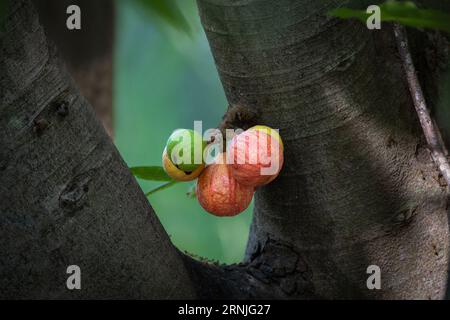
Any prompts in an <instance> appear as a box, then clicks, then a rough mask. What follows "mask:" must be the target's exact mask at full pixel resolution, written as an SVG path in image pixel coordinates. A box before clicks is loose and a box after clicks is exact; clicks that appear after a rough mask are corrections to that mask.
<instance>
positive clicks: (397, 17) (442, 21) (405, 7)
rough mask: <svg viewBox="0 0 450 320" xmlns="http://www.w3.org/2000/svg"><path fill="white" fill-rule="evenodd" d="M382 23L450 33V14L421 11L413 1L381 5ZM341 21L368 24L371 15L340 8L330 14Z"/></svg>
mask: <svg viewBox="0 0 450 320" xmlns="http://www.w3.org/2000/svg"><path fill="white" fill-rule="evenodd" d="M380 11H381V21H392V22H397V23H400V24H402V25H405V26H410V27H416V28H430V29H435V30H440V31H445V32H448V33H450V14H448V13H445V12H441V11H438V10H432V9H419V8H417V6H416V5H415V4H414V3H413V2H411V1H404V2H399V1H386V2H385V3H383V4H381V5H380ZM328 14H329V15H331V16H334V17H338V18H341V19H358V20H360V21H361V22H364V23H365V22H366V21H367V18H368V17H369V16H370V15H371V14H368V13H366V11H365V10H354V9H350V8H338V9H334V10H332V11H330V12H329V13H328Z"/></svg>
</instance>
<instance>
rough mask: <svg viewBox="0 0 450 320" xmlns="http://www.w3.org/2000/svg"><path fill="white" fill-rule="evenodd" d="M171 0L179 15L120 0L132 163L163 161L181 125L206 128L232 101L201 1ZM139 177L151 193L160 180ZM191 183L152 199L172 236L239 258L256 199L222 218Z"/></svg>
mask: <svg viewBox="0 0 450 320" xmlns="http://www.w3.org/2000/svg"><path fill="white" fill-rule="evenodd" d="M150 1H151V0H150ZM170 2H172V5H174V6H173V7H174V8H176V7H177V6H178V8H179V10H178V12H175V14H178V16H176V15H173V14H172V16H170V14H171V13H170V12H169V16H167V15H166V16H164V11H162V13H163V14H161V11H160V12H158V11H156V12H155V11H152V10H147V9H148V8H146V7H145V1H140V2H139V1H125V0H117V11H116V23H117V24H116V48H115V50H116V51H115V54H116V56H115V80H114V81H115V88H114V108H115V124H114V125H115V143H116V145H117V147H118V149H119V151H120V152H121V154H122V156H123V158H124V159H125V161H126V162H127V164H128V165H129V166H130V167H131V166H142V165H161V153H162V150H163V148H164V146H165V143H166V140H167V138H168V137H169V135H170V133H171V132H172V131H173V130H174V129H176V128H192V129H193V125H194V120H201V121H203V130H206V129H208V128H214V127H216V126H217V125H218V123H219V122H220V120H221V116H222V115H223V113H224V111H225V109H226V106H227V102H226V99H225V96H224V93H223V90H222V86H221V84H220V80H219V78H218V74H217V71H216V69H215V66H214V61H213V58H212V55H211V51H210V49H209V46H208V43H207V40H206V37H205V35H204V32H203V30H202V28H201V25H200V18H199V16H198V13H197V8H196V4H195V1H193V0H179V1H175V0H173V1H168V2H167V3H170ZM156 9H157V10H160V9H161V8H159V9H158V8H156ZM162 10H164V8H162ZM171 17H172V18H174V19H172V20H173V21H175V23H173V21H172V22H171V21H170V19H171ZM183 17H184V18H183ZM176 21H178V22H179V23H177V22H176ZM139 183H140V185H141V187H142V189H143V190H144V191H149V190H151V189H152V188H154V187H156V186H158V185H159V184H160V183H158V182H154V183H153V182H148V181H142V180H141V181H139ZM191 185H192V182H187V183H180V184H177V185H175V186H173V187H171V188H169V189H166V190H163V191H160V192H158V193H156V194H154V195H151V196H150V197H149V201H150V202H151V204H152V207H153V209H154V210H155V212H156V214H157V215H158V217H159V219H160V221H161V223H162V224H163V226H164V227H165V229H166V231H167V233H168V234H169V235H170V237H171V239H172V242H173V243H174V244H175V245H176V246H177V247H178V248H179V249H181V250H186V251H188V252H189V253H191V254H195V255H197V256H201V257H205V258H208V259H211V260H218V261H220V262H225V263H233V262H239V261H240V260H241V259H242V258H243V255H244V251H245V245H246V242H247V237H248V233H249V224H250V221H251V212H252V208H253V205H251V206H250V208H249V209H247V210H246V211H245V212H244V213H242V214H240V215H239V216H236V217H232V218H218V217H215V216H213V215H210V214H208V213H207V212H206V211H204V210H203V209H202V208H201V207H200V205H199V204H198V202H197V200H196V199H190V198H188V197H187V196H186V192H187V191H188V189H189V187H190V186H191Z"/></svg>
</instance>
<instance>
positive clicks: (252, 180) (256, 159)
mask: <svg viewBox="0 0 450 320" xmlns="http://www.w3.org/2000/svg"><path fill="white" fill-rule="evenodd" d="M227 150H228V158H227V163H229V164H230V167H231V173H232V174H233V177H234V178H235V179H236V180H237V181H238V182H239V183H240V184H243V185H247V186H252V187H255V188H256V187H259V186H262V185H265V184H268V183H269V182H271V181H272V180H274V179H275V178H276V177H277V176H278V174H279V172H280V170H281V167H282V166H283V144H282V142H281V138H280V136H279V135H278V133H277V132H276V131H274V130H270V128H268V127H263V126H257V127H253V128H250V129H248V130H246V131H244V132H243V133H241V134H239V135H237V136H235V137H233V139H232V140H231V143H230V145H229V147H228V149H227Z"/></svg>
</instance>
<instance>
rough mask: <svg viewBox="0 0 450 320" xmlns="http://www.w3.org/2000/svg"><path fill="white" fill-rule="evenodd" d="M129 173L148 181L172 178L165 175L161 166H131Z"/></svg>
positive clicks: (169, 179)
mask: <svg viewBox="0 0 450 320" xmlns="http://www.w3.org/2000/svg"><path fill="white" fill-rule="evenodd" d="M130 170H131V173H132V174H133V175H134V176H135V177H137V178H139V179H144V180H150V181H171V180H172V178H171V177H169V176H168V175H167V173H166V172H165V171H164V169H163V167H159V166H149V167H132V168H130Z"/></svg>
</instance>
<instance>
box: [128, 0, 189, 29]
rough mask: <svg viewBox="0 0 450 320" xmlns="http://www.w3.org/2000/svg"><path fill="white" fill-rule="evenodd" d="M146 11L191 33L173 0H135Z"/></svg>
mask: <svg viewBox="0 0 450 320" xmlns="http://www.w3.org/2000/svg"><path fill="white" fill-rule="evenodd" d="M137 2H138V3H139V4H140V5H141V6H142V8H144V9H145V10H146V12H147V13H149V14H152V15H154V16H157V17H159V18H161V19H162V20H164V21H165V22H167V23H169V24H170V25H171V26H172V27H174V28H175V29H177V30H179V31H183V32H185V33H186V34H188V35H190V34H191V28H190V26H189V23H188V22H187V20H186V18H185V16H184V15H183V13H182V12H181V10H180V8H179V6H178V4H177V2H176V1H175V0H137Z"/></svg>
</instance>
